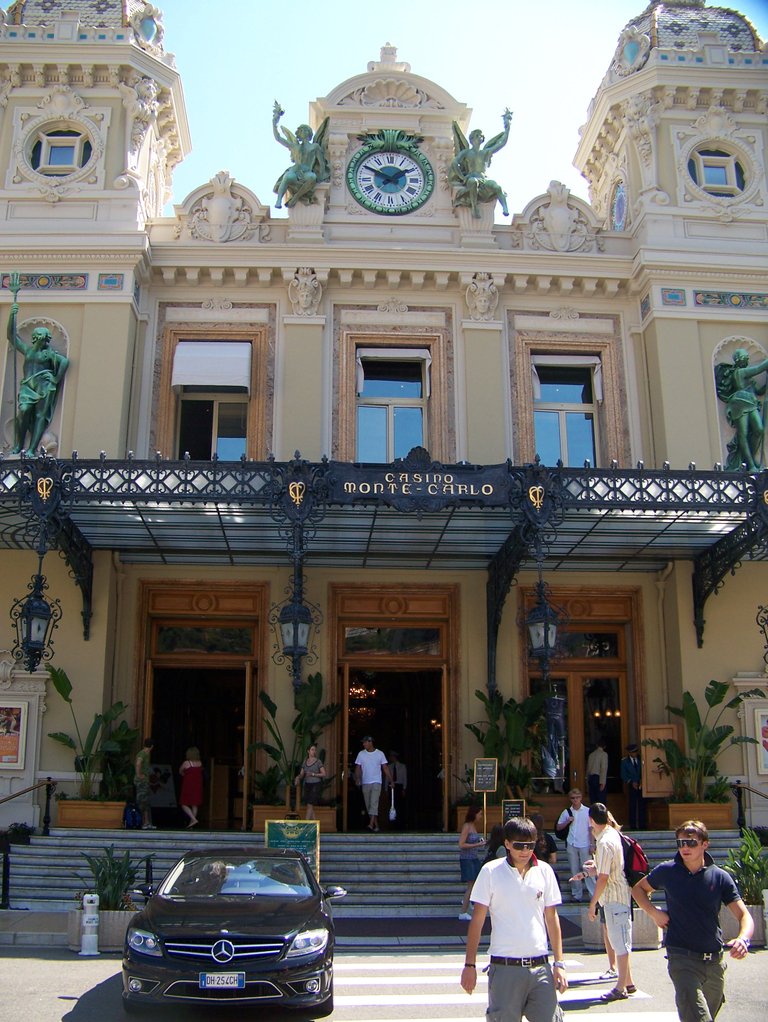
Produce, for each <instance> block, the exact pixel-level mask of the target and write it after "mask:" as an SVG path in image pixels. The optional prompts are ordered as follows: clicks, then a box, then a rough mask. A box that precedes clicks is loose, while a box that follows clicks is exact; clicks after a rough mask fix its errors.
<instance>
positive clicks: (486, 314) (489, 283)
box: [465, 273, 499, 323]
mask: <svg viewBox="0 0 768 1022" xmlns="http://www.w3.org/2000/svg"><path fill="white" fill-rule="evenodd" d="M465 295H466V299H467V308H468V309H469V315H470V318H471V319H473V320H476V321H478V322H484V323H487V322H489V321H490V320H492V319H494V318H495V313H496V306H497V305H498V304H499V290H498V288H497V287H496V285H495V284H494V282H493V277H492V276H491V275H490V273H475V274H473V276H472V283H471V284H470V285H469V287H468V288H467V290H466V292H465Z"/></svg>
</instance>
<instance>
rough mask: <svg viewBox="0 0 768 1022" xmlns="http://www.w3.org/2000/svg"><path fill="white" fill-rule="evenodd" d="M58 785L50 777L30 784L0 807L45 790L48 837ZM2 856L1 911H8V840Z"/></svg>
mask: <svg viewBox="0 0 768 1022" xmlns="http://www.w3.org/2000/svg"><path fill="white" fill-rule="evenodd" d="M57 783H58V782H57V781H54V780H52V779H51V778H50V777H48V778H46V780H44V781H38V782H37V784H30V786H29V787H28V788H22V789H21V791H15V792H14V793H13V794H12V795H6V796H5V797H4V798H0V805H3V804H4V803H5V802H11V801H12V800H13V799H15V798H18V797H19V795H26V794H27V793H28V792H30V791H37V789H38V788H45V811H44V813H43V835H44V836H45V837H48V836H49V834H50V833H51V795H53V793H54V791H55V790H56V784H57ZM2 856H3V861H2V867H1V872H0V909H7V908H8V907H9V905H10V900H9V890H10V884H11V860H10V855H9V852H8V840H7V838H4V839H3V844H2Z"/></svg>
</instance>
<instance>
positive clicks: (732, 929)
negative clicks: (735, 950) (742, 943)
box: [720, 905, 765, 947]
mask: <svg viewBox="0 0 768 1022" xmlns="http://www.w3.org/2000/svg"><path fill="white" fill-rule="evenodd" d="M747 911H748V912H749V914H750V915H751V916H752V919H753V921H754V924H755V932H754V933H753V934H752V945H753V947H765V916H764V915H763V906H762V905H747ZM720 929H721V930H722V931H723V940H733V938H734V937H737V936H738V934H739V924H738V922H737V921H736V919H735V917H734V915H733V913H732V912H731V910H730V909H729V908H726V906H725V905H723V907H722V908H721V909H720Z"/></svg>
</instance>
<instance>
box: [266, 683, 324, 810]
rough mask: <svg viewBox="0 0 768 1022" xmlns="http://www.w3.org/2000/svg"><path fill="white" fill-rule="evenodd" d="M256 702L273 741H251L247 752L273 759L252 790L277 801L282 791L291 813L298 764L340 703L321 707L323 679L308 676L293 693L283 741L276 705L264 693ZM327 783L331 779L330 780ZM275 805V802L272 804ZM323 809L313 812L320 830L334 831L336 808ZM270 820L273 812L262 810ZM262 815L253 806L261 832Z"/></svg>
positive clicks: (322, 752) (298, 769) (299, 765)
mask: <svg viewBox="0 0 768 1022" xmlns="http://www.w3.org/2000/svg"><path fill="white" fill-rule="evenodd" d="M259 699H260V701H261V704H262V706H263V707H264V709H265V711H266V714H265V716H264V724H265V726H266V728H267V731H268V732H269V734H270V737H271V739H272V741H271V742H254V743H253V744H252V745H251V746H249V751H259V750H260V751H262V752H265V753H266V754H267V756H268V757H269V758H270V759H271V760H272V766H271V767H269V768H268V769H267V770H265V771H263V772H258V771H257V773H256V774H255V775H254V787H255V789H256V791H257V793H258V794H260V796H261V798H262V799H264V801H265V802H266V801H267V799H268V798H269V799H272V798H274V799H275V800H276V801H278V802H279V801H280V799H279V795H278V792H279V790H280V789H281V788H282V789H283V792H284V800H285V808H286V810H290V808H291V804H290V799H291V793H292V791H293V781H294V778H295V777H296V775H297V774H298V772H299V771H300V769H301V764H302V762H303V761H304V757H305V756H306V754H307V749H308V748H309V747H310V745H315V744H317V740H318V738H319V737H320V735H321V734H322V733H323V731H324V730H325V729H326V728H327V727H328V725H329V724H332V723H333V721H334V720H335V719H336V717H337V716H338V714H339V713H340V711H341V705H340V704H339V703H328V704H326V705H325V706H321V703H322V699H323V676H322V674H320V673H319V672H318V673H316V674H310V675H309V677H308V678H307V680H306V682H304V684H303V685H300V686H299V688H298V689H297V690H296V692H295V693H294V709H295V710H296V711H297V712H296V716H295V717H294V718H293V721H292V723H291V732H292V734H291V737H290V738H288V739H286V738H284V737H283V734H282V732H281V730H280V725H279V724H278V722H277V704H276V703H275V702H274V700H273V699H271V698H270V697H269V695H268V694H267V693H266V692H264V691H263V690H262V691H261V692H259ZM324 754H325V753H324V750H321V752H320V757H321V759H322V758H324ZM329 780H330V778H329ZM272 804H274V802H273V803H272ZM318 808H319V809H321V810H323V809H324V810H325V812H324V813H321V812H318V813H316V815H317V818H318V819H319V820H320V825H321V827H322V829H323V830H335V829H336V810H335V807H328V806H324V807H322V806H321V807H318ZM265 812H266V815H267V816H269V817H270V818H271V817H273V816H274V815H275V811H274V809H267V810H265ZM265 812H261V811H260V807H259V806H258V805H255V806H254V807H253V821H252V825H253V829H254V830H258V829H261V826H262V822H263V818H264V817H265Z"/></svg>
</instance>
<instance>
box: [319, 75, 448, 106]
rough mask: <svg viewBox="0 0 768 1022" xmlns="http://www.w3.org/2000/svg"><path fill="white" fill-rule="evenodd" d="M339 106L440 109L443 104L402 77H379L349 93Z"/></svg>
mask: <svg viewBox="0 0 768 1022" xmlns="http://www.w3.org/2000/svg"><path fill="white" fill-rule="evenodd" d="M339 106H363V107H390V108H397V109H413V108H416V107H426V108H428V109H440V106H441V104H440V103H439V102H438V101H437V100H436V99H434V98H433V97H431V96H430V95H429V93H427V92H425V91H424V90H423V89H418V88H416V86H415V85H412V84H411V83H410V82H407V81H403V79H402V78H377V79H376V81H375V82H371V84H370V85H363V86H361V87H360V88H359V89H353V90H352V92H349V93H347V95H346V96H345V97H344V98H343V99H342V100H341V101H340V103H339Z"/></svg>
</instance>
